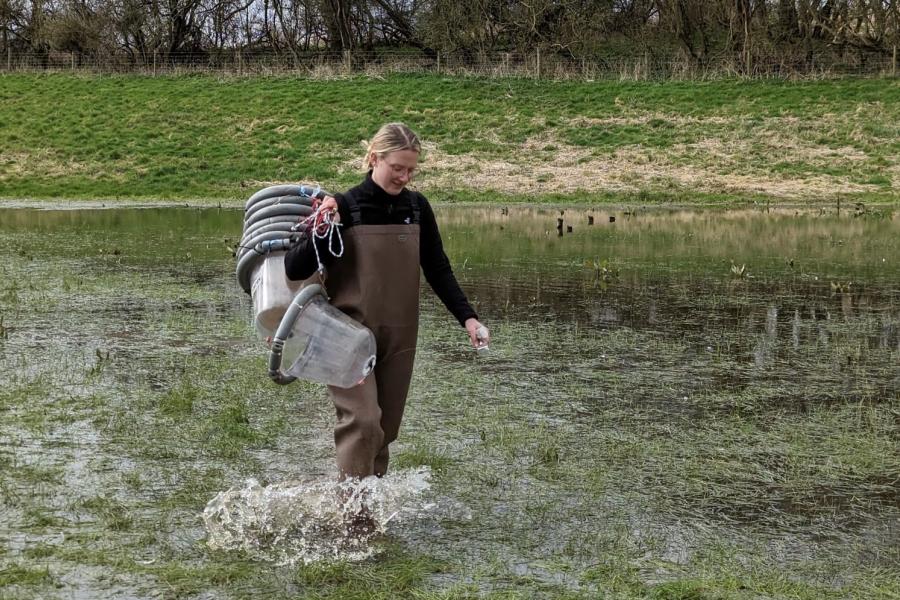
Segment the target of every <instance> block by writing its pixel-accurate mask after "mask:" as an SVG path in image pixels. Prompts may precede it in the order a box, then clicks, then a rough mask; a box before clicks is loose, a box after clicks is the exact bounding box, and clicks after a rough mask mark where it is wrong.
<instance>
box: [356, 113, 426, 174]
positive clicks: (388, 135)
mask: <svg viewBox="0 0 900 600" xmlns="http://www.w3.org/2000/svg"><path fill="white" fill-rule="evenodd" d="M363 143H364V144H365V142H363ZM400 150H412V151H413V152H416V153H418V154H421V153H422V143H421V142H420V141H419V136H417V135H416V134H415V132H414V131H413V130H412V129H410V128H409V127H407V126H406V125H405V124H403V123H387V124H385V125H382V126H381V128H380V129H379V130H378V131H377V132H376V133H375V135H374V136H373V137H372V139H371V141H369V143H368V144H366V156H365V158H363V169H364V170H366V171H368V170H369V169H371V168H372V166H373V165H372V154H375V155H377V156H378V158H384V157H385V156H386V155H388V154H390V153H391V152H398V151H400Z"/></svg>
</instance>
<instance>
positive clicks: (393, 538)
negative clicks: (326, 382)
mask: <svg viewBox="0 0 900 600" xmlns="http://www.w3.org/2000/svg"><path fill="white" fill-rule="evenodd" d="M437 214H438V219H439V222H440V224H441V231H442V234H443V239H444V245H445V249H446V251H447V254H448V255H449V256H450V259H451V262H452V263H453V265H454V268H455V271H456V273H457V277H458V278H459V280H460V282H461V284H462V285H463V287H464V289H465V290H466V291H467V293H468V294H469V296H470V298H471V300H472V301H473V303H474V304H475V305H476V309H477V310H478V312H479V315H480V316H481V318H482V320H483V321H484V322H485V323H486V324H487V325H488V326H489V327H491V330H492V335H493V338H494V339H493V342H492V344H491V350H490V352H489V353H487V354H486V355H477V356H476V354H475V353H474V352H473V351H472V350H471V348H469V347H467V340H466V339H465V336H464V334H463V332H462V330H461V329H460V328H459V327H457V326H456V325H455V324H454V323H453V321H452V318H451V317H450V316H449V314H448V313H447V312H446V310H444V308H443V307H442V306H441V305H440V302H439V301H438V300H437V299H436V298H435V297H434V295H433V294H432V293H431V291H430V290H428V289H427V286H424V288H423V296H422V301H423V314H422V328H421V332H420V344H419V352H418V359H417V366H416V372H415V376H414V380H413V385H412V390H411V392H410V400H409V404H408V408H407V415H406V417H405V421H404V426H403V430H402V431H401V436H400V440H399V441H398V442H397V443H396V444H395V448H393V451H392V456H393V462H392V465H393V467H392V468H393V471H392V478H388V479H387V480H385V482H384V485H385V486H387V487H386V488H385V489H386V490H387V492H386V494H387V495H386V496H385V497H386V498H389V499H390V501H391V502H395V503H399V504H398V506H394V505H393V504H390V502H388V503H387V504H384V505H383V506H384V507H387V508H384V510H385V511H386V512H385V514H384V515H381V517H382V520H383V527H382V528H381V529H382V530H383V531H381V532H380V533H381V535H379V536H376V537H375V538H373V539H365V540H362V541H361V545H359V544H357V545H355V546H354V547H352V548H350V550H351V552H347V553H341V552H339V551H337V550H339V549H337V548H331V550H335V551H333V552H329V551H328V550H329V548H328V547H323V546H322V544H325V545H326V546H327V545H328V544H329V543H331V541H330V540H337V539H338V537H340V536H338V537H333V536H332V537H329V536H327V535H325V536H324V537H323V536H322V535H319V534H321V532H322V531H324V529H323V528H320V527H319V528H317V527H318V526H317V525H316V523H315V522H313V521H310V519H313V520H314V519H316V518H318V517H315V516H314V515H319V516H320V517H321V515H326V516H327V518H326V517H321V518H322V520H323V522H325V521H328V522H330V521H329V520H334V519H336V518H337V517H335V514H336V513H334V512H333V511H331V510H330V509H331V508H332V507H330V505H329V503H328V502H327V501H322V498H327V496H328V493H327V492H323V491H322V490H327V489H328V488H329V486H330V485H331V484H330V483H329V482H331V480H332V477H333V474H334V466H333V462H332V461H333V449H332V442H331V429H330V428H331V426H332V423H333V414H332V409H331V408H330V405H329V403H328V400H327V397H326V395H325V394H324V392H323V390H322V389H321V388H320V387H318V386H315V385H312V384H304V383H296V384H292V385H291V386H287V387H278V386H275V385H274V384H271V383H270V382H269V381H268V379H267V377H266V375H265V347H264V345H263V344H262V343H261V342H260V341H258V340H257V339H255V338H254V336H253V332H252V329H251V327H250V324H249V312H250V306H249V301H248V298H247V297H246V296H245V295H244V294H243V293H242V292H241V291H240V289H239V287H238V285H237V283H236V282H235V281H234V277H233V267H234V262H233V258H232V257H231V251H232V248H233V247H234V244H235V243H236V238H237V237H238V235H239V233H240V221H241V215H240V214H239V213H238V212H236V211H228V210H209V209H204V210H199V209H187V208H181V209H131V210H77V211H54V210H26V209H17V210H10V209H7V210H0V255H2V261H0V411H2V414H3V419H2V421H0V483H2V485H0V507H2V510H0V565H2V566H3V567H4V572H5V573H9V575H4V576H2V578H0V590H3V594H4V597H5V596H10V597H22V598H30V597H34V596H35V595H36V594H38V595H42V596H45V597H66V598H68V597H84V598H98V597H110V598H121V597H169V596H172V597H191V596H197V597H223V598H224V597H259V596H260V595H266V594H268V595H270V596H273V597H290V596H301V597H302V596H303V595H304V594H306V593H314V592H315V593H319V592H316V590H319V589H320V586H321V585H325V584H323V583H322V582H323V581H327V582H330V583H328V584H327V585H334V586H337V587H334V588H330V589H332V593H333V594H334V595H336V596H340V595H341V594H348V593H349V592H346V590H344V591H343V592H342V591H341V590H342V589H343V588H340V586H339V585H338V584H337V583H335V581H342V580H340V578H336V579H335V578H331V579H327V578H326V579H322V576H321V573H322V572H321V571H309V570H308V569H310V568H312V567H310V566H309V563H310V562H315V560H314V559H316V558H318V557H331V558H326V559H324V560H326V562H328V561H333V559H334V557H338V559H339V560H348V559H358V560H361V561H362V562H361V563H360V565H361V566H360V567H359V568H360V569H365V570H364V571H359V572H354V573H355V575H353V576H352V577H355V578H357V579H359V578H363V579H364V576H363V575H362V573H365V574H366V575H365V577H371V582H372V586H373V588H372V589H376V590H381V591H382V592H383V591H384V589H385V586H388V587H389V586H391V585H397V586H400V585H401V584H400V583H399V581H400V580H399V579H398V580H396V581H395V579H392V577H394V574H396V573H397V572H398V570H401V569H400V566H402V567H403V568H408V569H415V570H416V571H415V572H416V573H417V574H418V575H417V577H418V578H417V579H415V581H416V582H417V583H416V584H415V585H418V586H421V587H422V588H423V589H424V590H426V591H428V592H429V593H434V594H438V595H439V594H441V593H446V594H451V593H458V594H460V595H463V596H465V595H466V594H470V595H483V594H490V593H492V592H499V591H502V590H511V591H517V592H520V593H521V594H522V596H523V597H534V596H547V597H559V596H561V595H563V594H570V595H584V597H595V596H596V595H597V594H598V593H603V594H609V595H612V596H616V597H643V596H647V595H653V594H656V595H659V594H664V592H665V590H671V589H676V588H672V587H671V586H682V587H679V588H677V589H679V590H682V589H690V587H689V586H690V585H697V586H699V588H702V589H707V590H710V589H712V590H719V589H723V590H727V589H735V588H733V587H729V586H743V589H746V590H749V592H748V593H749V594H750V595H751V596H752V595H753V594H756V595H757V596H759V595H763V596H778V595H793V596H798V597H822V596H828V595H834V596H836V597H847V596H855V597H873V596H878V595H887V596H889V595H890V594H897V593H900V575H898V573H900V554H898V550H897V549H898V548H900V483H898V481H900V456H898V452H897V448H898V441H900V431H898V430H900V419H898V415H900V214H898V213H897V212H896V211H891V210H881V211H872V210H870V211H864V210H852V211H850V212H847V211H843V212H841V213H837V212H836V211H835V210H827V211H826V210H818V209H817V210H786V209H781V210H772V211H766V210H741V211H727V212H726V211H701V210H692V211H681V210H663V209H657V210H643V209H640V210H587V209H572V208H565V209H549V208H540V209H539V208H514V207H510V208H508V209H507V208H504V207H499V206H497V207H475V208H473V207H443V208H439V209H438V210H437ZM560 219H562V226H561V228H558V225H559V224H560ZM590 221H592V224H589V223H590ZM570 226H571V228H572V231H571V232H569V231H568V227H570ZM423 473H424V474H425V475H422V474H423ZM426 475H427V477H426ZM422 477H426V479H427V480H428V482H427V485H424V484H422V485H419V484H418V483H416V482H419V481H424V479H422ZM390 486H394V487H390ZM228 490H230V492H229V491H228ZM404 490H405V491H406V492H408V493H407V494H406V495H403V494H401V493H400V492H401V491H404ZM413 492H414V493H413ZM229 493H230V494H231V495H230V496H229V495H228V494H229ZM222 494H224V495H222ZM323 494H324V496H323ZM298 495H299V496H298ZM298 497H299V498H300V499H302V501H300V500H297V502H295V503H292V502H291V501H290V500H291V498H298ZM273 498H274V500H273ZM211 500H213V503H212V504H211V505H210V506H212V508H211V509H207V523H206V526H204V523H203V518H202V517H203V513H204V507H206V506H207V503H208V502H210V501H211ZM216 502H218V504H216ZM229 502H231V503H232V504H228V503H229ZM240 502H245V503H244V504H240ZM285 502H287V504H285ZM235 503H236V504H235ZM226 504H227V505H228V506H232V507H233V506H238V509H239V510H238V509H234V510H236V511H238V512H240V511H243V512H242V513H241V514H245V515H250V516H249V517H247V519H249V520H248V521H247V523H250V522H251V521H252V522H253V523H257V524H258V526H256V528H255V529H254V528H253V527H250V526H248V527H247V528H243V529H242V528H241V527H238V528H237V529H234V528H232V529H231V530H229V531H227V532H226V533H227V536H229V537H228V539H227V543H226V542H223V543H216V540H219V541H221V539H224V538H216V537H215V535H216V532H218V533H221V532H222V531H223V530H221V529H220V530H216V529H215V528H214V527H213V528H212V529H211V528H210V526H209V522H210V514H212V513H211V512H210V511H213V512H215V510H214V509H215V508H216V507H217V506H218V507H222V506H225V505H226ZM273 507H274V508H273ZM285 507H287V508H285ZM301 508H302V510H301ZM307 509H308V510H307ZM404 509H408V510H407V512H408V516H409V518H392V515H394V514H400V513H402V512H403V510H404ZM304 511H305V512H304ZM238 512H235V513H234V514H238ZM218 514H219V515H220V516H222V515H225V516H228V515H229V514H231V513H228V511H224V509H223V510H222V511H220V512H219V513H218ZM311 515H313V516H311ZM328 515H330V516H328ZM270 517H271V518H282V519H287V520H286V521H284V522H282V521H277V522H278V523H282V525H283V526H282V527H281V529H279V530H278V531H279V532H280V533H278V534H277V535H273V534H272V531H273V530H272V529H271V527H272V523H273V521H271V520H268V521H267V520H266V519H269V518H270ZM332 517H334V518H332ZM413 517H414V518H413ZM285 523H286V524H285ZM251 525H252V523H251ZM242 527H243V525H242ZM267 528H268V529H267ZM326 529H327V528H326ZM313 530H315V531H313ZM210 531H212V532H213V533H212V534H210ZM316 532H318V533H316ZM261 534H262V537H260V535H261ZM242 536H243V537H242ZM266 536H268V537H266ZM316 536H318V537H316ZM313 538H314V539H313ZM260 539H267V540H276V541H279V540H285V539H286V540H287V541H288V542H289V543H288V544H287V545H281V546H279V547H278V548H276V549H275V550H276V552H274V553H270V552H268V549H266V550H267V551H266V552H257V550H259V540H260ZM207 542H211V543H210V544H208V543H207ZM307 542H309V543H307ZM334 543H335V544H337V543H339V542H338V541H335V542H334ZM310 544H312V545H310ZM316 544H318V545H316ZM210 546H212V547H210ZM291 552H293V554H291ZM412 557H416V558H415V560H414V559H413V558H412ZM429 561H430V562H429ZM247 565H256V566H247ZM259 565H266V566H265V567H260V566H259ZM279 565H281V566H279ZM291 565H292V566H291ZM297 565H301V566H297ZM316 568H322V567H316ZM348 568H349V567H348ZM353 568H356V567H353ZM284 569H294V570H293V571H290V572H289V574H285V572H284ZM296 569H300V570H299V571H297V570H296ZM304 569H306V570H304ZM373 570H374V571H373ZM317 573H318V574H317ZM401 579H402V578H401ZM390 582H394V583H390ZM735 582H737V583H735ZM404 585H410V584H409V583H408V581H407V583H406V584H404ZM378 586H381V587H378ZM666 586H670V587H666ZM684 586H688V587H687V588H685V587H684ZM397 589H403V590H406V589H407V588H403V587H399V588H397ZM396 593H399V592H396Z"/></svg>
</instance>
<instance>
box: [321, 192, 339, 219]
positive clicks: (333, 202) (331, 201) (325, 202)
mask: <svg viewBox="0 0 900 600" xmlns="http://www.w3.org/2000/svg"><path fill="white" fill-rule="evenodd" d="M319 210H321V211H323V212H332V213H334V222H335V223H340V222H341V213H340V211H338V205H337V199H336V198H335V197H334V196H325V197H324V198H322V203H321V204H320V205H319Z"/></svg>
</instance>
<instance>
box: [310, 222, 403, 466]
mask: <svg viewBox="0 0 900 600" xmlns="http://www.w3.org/2000/svg"><path fill="white" fill-rule="evenodd" d="M416 208H417V207H416ZM417 212H418V211H417V210H416V213H417ZM357 214H358V213H357ZM354 216H356V215H354ZM415 220H416V221H418V219H415ZM325 284H326V288H327V290H328V294H329V296H331V303H332V305H333V306H335V307H336V308H338V309H340V310H342V311H343V312H345V313H346V314H347V315H349V316H350V317H352V318H353V319H356V320H357V321H359V322H360V323H362V324H363V325H365V326H366V327H368V328H369V329H370V330H371V331H372V333H373V334H375V340H376V344H377V354H376V363H375V370H374V372H373V373H372V374H370V375H369V376H368V377H367V378H366V379H365V381H364V382H363V383H362V384H360V385H357V386H355V387H352V388H349V389H344V388H338V387H333V386H329V388H328V389H329V392H330V395H331V399H332V401H333V402H334V406H335V408H336V410H337V424H336V426H335V430H334V442H335V448H336V451H337V452H336V453H337V463H338V469H339V470H340V473H341V476H342V477H366V476H368V475H378V476H381V475H384V473H385V472H386V471H387V464H388V456H389V454H388V444H390V443H391V442H392V441H394V440H395V439H396V438H397V433H398V431H399V429H400V420H401V418H402V417H403V408H404V406H405V404H406V394H407V392H408V391H409V382H410V379H411V377H412V369H413V361H414V359H415V354H416V335H417V333H418V328H419V225H418V224H417V223H413V224H410V225H358V224H354V227H352V228H350V229H348V230H347V233H346V234H345V235H344V256H343V257H342V258H341V259H340V260H338V261H335V264H334V265H333V266H332V267H331V268H330V269H329V271H328V278H327V280H326V283H325Z"/></svg>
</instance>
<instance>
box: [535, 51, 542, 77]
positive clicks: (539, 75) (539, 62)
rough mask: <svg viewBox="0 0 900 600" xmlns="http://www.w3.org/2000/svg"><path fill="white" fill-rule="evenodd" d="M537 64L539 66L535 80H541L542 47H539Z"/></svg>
mask: <svg viewBox="0 0 900 600" xmlns="http://www.w3.org/2000/svg"><path fill="white" fill-rule="evenodd" d="M535 62H536V64H537V67H536V69H535V78H536V79H540V78H541V48H540V46H538V49H537V60H536V61H535Z"/></svg>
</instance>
